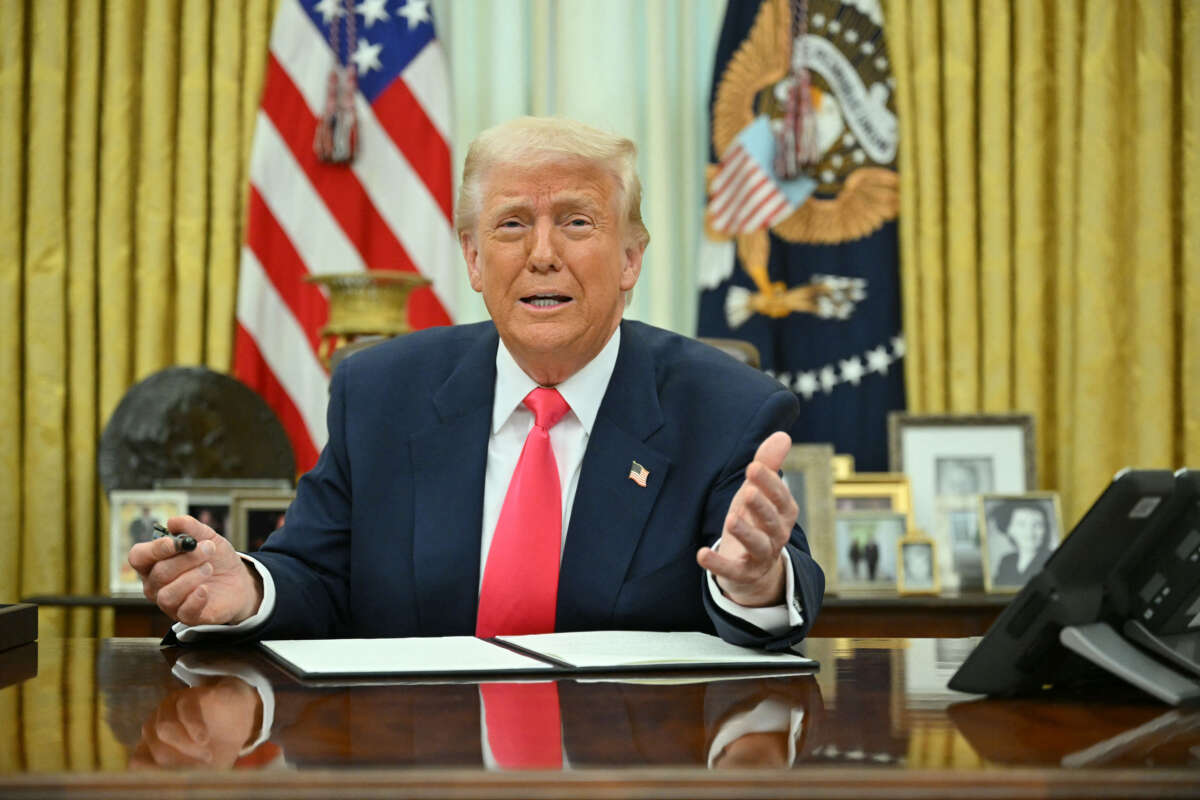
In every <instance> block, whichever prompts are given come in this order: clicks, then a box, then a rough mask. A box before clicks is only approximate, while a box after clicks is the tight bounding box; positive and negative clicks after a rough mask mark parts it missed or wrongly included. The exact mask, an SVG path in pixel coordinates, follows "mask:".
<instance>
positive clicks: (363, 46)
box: [350, 39, 383, 75]
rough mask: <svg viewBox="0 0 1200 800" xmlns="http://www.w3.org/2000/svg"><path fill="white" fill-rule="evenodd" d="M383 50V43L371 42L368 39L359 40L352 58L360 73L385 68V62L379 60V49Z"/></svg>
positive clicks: (363, 73) (364, 73)
mask: <svg viewBox="0 0 1200 800" xmlns="http://www.w3.org/2000/svg"><path fill="white" fill-rule="evenodd" d="M381 50H383V45H381V44H371V43H370V42H368V41H367V40H366V39H359V40H358V48H357V49H356V50H355V51H354V54H353V55H351V56H350V60H351V61H353V62H354V65H355V66H357V67H358V74H359V75H366V74H367V73H368V72H370V71H371V70H373V69H376V70H378V69H383V64H381V63H380V62H379V51H381Z"/></svg>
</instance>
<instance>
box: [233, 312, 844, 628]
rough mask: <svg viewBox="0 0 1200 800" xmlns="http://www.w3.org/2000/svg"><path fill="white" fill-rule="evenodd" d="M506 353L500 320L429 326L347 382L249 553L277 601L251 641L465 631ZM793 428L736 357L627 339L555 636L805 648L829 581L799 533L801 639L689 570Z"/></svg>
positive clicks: (775, 391) (597, 443) (795, 538)
mask: <svg viewBox="0 0 1200 800" xmlns="http://www.w3.org/2000/svg"><path fill="white" fill-rule="evenodd" d="M498 342H499V336H498V334H497V332H496V328H495V326H494V325H493V324H492V323H491V322H485V323H479V324H474V325H460V326H454V327H448V328H435V329H430V330H425V331H420V332H417V333H413V334H410V335H408V336H405V337H403V338H400V339H395V340H392V341H388V342H385V343H383V344H380V345H377V346H375V347H373V348H370V349H368V350H365V351H362V352H360V353H357V354H355V355H353V356H351V357H350V358H347V359H346V360H345V361H344V362H343V363H342V364H341V365H339V367H338V369H337V370H336V371H335V374H334V376H333V381H332V384H331V388H330V401H329V412H328V420H329V441H328V444H327V445H326V447H325V449H324V451H323V452H322V454H321V457H320V460H319V461H318V463H317V466H316V467H314V468H313V470H312V471H310V472H309V473H308V474H306V475H305V476H304V477H303V478H302V479H301V481H300V485H299V487H298V489H297V494H296V499H295V501H294V502H293V504H292V506H291V508H290V509H289V510H288V514H287V523H286V525H285V526H284V527H283V528H282V529H280V530H279V531H277V532H276V533H274V534H273V535H272V536H271V538H270V539H269V540H268V541H267V543H266V545H264V547H263V549H262V550H260V551H259V552H257V553H255V557H256V558H258V559H259V560H260V561H261V562H262V563H263V564H264V565H265V566H266V567H267V568H268V569H269V570H270V572H271V576H272V579H273V580H274V582H275V589H276V602H275V610H274V612H273V613H272V615H271V617H270V619H269V620H268V621H267V623H266V625H265V627H263V628H261V629H259V630H257V631H255V636H256V637H260V638H303V637H346V636H355V637H375V636H445V635H471V634H473V633H474V630H475V613H476V607H477V605H478V594H479V588H478V587H479V576H480V532H481V529H482V527H483V482H484V470H485V466H486V461H487V448H488V439H489V435H490V432H491V423H492V399H493V391H494V386H495V377H496V363H495V359H496V348H497V345H498ZM797 411H798V403H797V401H796V398H795V396H794V395H793V394H792V393H791V392H789V391H788V390H787V389H785V388H783V387H781V386H780V385H779V384H778V383H777V382H776V381H774V380H772V379H771V378H769V377H767V376H766V375H764V374H762V373H760V372H758V371H757V370H753V369H751V368H749V367H746V366H744V365H742V364H739V363H737V362H736V361H735V360H734V359H732V358H730V357H729V356H728V355H726V354H724V353H721V352H719V351H717V350H715V349H713V348H711V347H708V346H707V345H703V344H700V343H698V342H696V341H695V340H692V339H688V338H686V337H682V336H679V335H676V334H672V333H669V332H667V331H663V330H659V329H656V328H653V327H650V326H648V325H644V324H641V323H636V322H623V323H622V324H621V344H620V350H619V353H618V356H617V362H616V366H615V368H614V370H613V374H612V378H611V380H610V381H609V385H608V390H607V392H606V393H605V396H604V399H603V402H602V404H601V406H600V412H599V415H598V416H597V418H596V423H595V426H594V427H593V429H592V432H591V436H590V438H589V440H588V444H587V449H586V451H585V454H584V457H583V464H582V468H581V473H580V477H579V485H578V489H577V490H576V496H575V503H574V507H573V509H572V512H571V519H570V522H569V526H568V529H567V537H566V542H565V548H564V551H563V554H562V565H561V569H560V573H559V589H558V608H557V629H558V630H560V631H572V630H589V629H590V630H598V629H644V630H700V631H707V632H717V633H719V634H720V635H721V636H722V637H724V638H725V639H727V640H728V641H731V642H735V643H738V644H746V645H758V646H765V647H771V648H784V647H787V646H789V645H791V644H792V643H794V642H797V641H799V640H800V639H802V638H803V636H804V634H805V632H806V631H807V629H808V627H809V626H810V625H811V624H812V621H813V619H814V618H815V617H816V616H817V612H818V611H819V609H820V607H821V598H822V595H823V592H824V584H825V581H824V575H823V573H822V572H821V569H820V567H818V566H817V564H816V563H815V562H814V561H813V560H812V557H811V555H810V553H809V549H808V544H807V542H806V541H805V538H804V534H803V532H802V531H801V530H800V528H799V527H796V528H795V529H794V530H793V532H792V537H791V541H790V544H789V545H788V547H787V553H788V556H789V557H790V558H791V561H792V566H793V568H794V570H795V575H796V580H797V583H798V596H799V598H800V599H801V602H802V604H803V612H804V623H805V624H804V625H803V626H799V627H796V628H793V629H791V630H789V631H788V632H787V633H786V634H785V635H783V636H775V637H771V636H767V635H766V634H765V633H764V632H763V631H761V630H760V629H758V628H757V627H755V626H753V625H750V624H748V623H746V622H744V621H742V620H740V619H737V618H734V617H731V616H729V615H727V614H725V613H724V612H722V611H721V610H720V609H718V608H717V607H716V604H715V603H713V602H712V598H711V596H710V595H709V592H708V589H707V586H706V585H705V581H704V571H703V570H702V569H701V568H700V567H699V566H698V565H697V563H696V551H697V549H699V547H700V546H701V545H705V544H712V543H713V542H714V541H715V540H716V539H717V538H718V537H719V536H720V533H721V528H722V524H723V522H724V519H725V514H726V512H727V510H728V508H729V504H730V502H731V500H732V498H733V495H734V493H735V492H736V491H737V489H738V487H739V486H740V485H741V483H742V481H743V476H744V470H745V467H746V465H747V464H749V463H750V461H751V460H753V456H754V452H755V450H756V449H757V447H758V445H759V444H760V443H761V442H762V440H763V439H764V438H765V437H766V436H768V435H769V434H770V433H771V432H772V431H776V430H787V429H788V428H789V427H790V425H791V423H792V420H793V419H794V418H795V416H796V414H797ZM633 461H637V462H638V463H639V464H642V465H643V466H644V467H645V468H646V469H648V470H649V473H650V474H649V480H648V481H647V485H646V487H645V488H642V487H641V486H638V485H637V484H636V483H634V482H633V481H632V480H630V479H629V470H630V466H631V463H632V462H633Z"/></svg>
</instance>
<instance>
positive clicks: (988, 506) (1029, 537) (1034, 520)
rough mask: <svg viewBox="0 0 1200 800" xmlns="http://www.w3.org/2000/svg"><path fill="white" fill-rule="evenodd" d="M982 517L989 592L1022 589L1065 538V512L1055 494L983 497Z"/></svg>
mask: <svg viewBox="0 0 1200 800" xmlns="http://www.w3.org/2000/svg"><path fill="white" fill-rule="evenodd" d="M981 517H982V519H981V524H982V525H983V526H984V527H983V531H984V540H985V541H984V554H985V557H986V559H987V560H986V562H985V564H986V573H985V576H984V577H985V579H986V581H987V590H988V591H990V592H1015V591H1017V590H1019V589H1020V588H1021V587H1022V586H1024V585H1025V584H1026V583H1027V582H1028V581H1029V579H1030V578H1032V577H1033V576H1034V575H1036V574H1037V573H1038V571H1039V570H1041V568H1042V566H1043V565H1044V564H1045V563H1046V560H1047V559H1048V558H1050V554H1051V553H1052V552H1054V549H1055V548H1056V547H1058V543H1059V542H1060V541H1061V540H1062V514H1061V512H1060V511H1059V506H1058V496H1057V495H1055V494H1052V493H1046V492H1036V493H1030V494H1024V495H993V496H989V497H984V498H983V503H982V512H981Z"/></svg>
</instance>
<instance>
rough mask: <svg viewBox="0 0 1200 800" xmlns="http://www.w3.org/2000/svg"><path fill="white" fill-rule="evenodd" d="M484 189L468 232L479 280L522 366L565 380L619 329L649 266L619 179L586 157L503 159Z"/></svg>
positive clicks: (473, 273) (467, 247)
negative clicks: (635, 239)
mask: <svg viewBox="0 0 1200 800" xmlns="http://www.w3.org/2000/svg"><path fill="white" fill-rule="evenodd" d="M482 189H483V192H482V194H483V202H482V208H481V210H480V214H479V220H478V222H477V223H476V225H475V229H474V231H472V232H469V233H465V234H463V236H462V241H461V244H462V248H463V255H464V256H465V257H466V260H467V271H468V273H469V276H470V279H471V288H473V289H474V290H475V291H477V292H481V293H482V294H483V301H484V304H485V305H486V306H487V309H488V313H489V314H491V316H492V320H493V321H494V322H495V323H496V328H497V329H498V330H499V332H500V338H501V339H503V340H504V344H505V346H506V347H507V348H508V350H509V352H510V353H512V355H513V358H514V359H515V360H516V362H517V363H518V364H519V365H520V366H521V368H522V369H523V370H524V371H525V372H526V373H527V374H528V375H529V376H530V377H532V378H533V379H534V380H536V381H537V382H538V383H540V384H543V385H554V384H558V383H561V382H562V381H564V380H566V379H567V378H569V377H570V376H571V375H573V374H574V373H575V372H577V371H579V369H581V368H582V367H583V366H584V365H585V364H587V363H588V361H590V360H591V359H592V358H594V357H595V356H596V354H597V353H599V352H600V350H601V349H602V348H603V347H604V345H605V343H606V342H607V341H608V339H609V337H610V336H612V333H613V331H614V330H616V327H617V325H618V324H619V323H620V321H621V311H622V309H623V307H624V303H625V300H624V294H623V293H624V292H625V291H627V290H629V289H632V288H633V285H634V284H635V283H637V279H638V275H639V274H640V272H641V268H642V248H640V247H637V246H635V245H633V244H631V243H629V242H628V241H627V240H626V234H627V231H626V225H625V222H624V219H623V218H622V215H621V211H620V208H619V207H618V205H619V204H618V200H619V194H620V193H619V191H618V187H617V180H616V178H614V177H613V176H612V175H611V174H610V173H608V172H607V171H605V170H603V169H601V168H599V167H596V166H594V165H591V164H587V163H585V162H582V161H574V160H572V161H560V162H553V163H549V164H542V165H535V166H523V165H519V164H503V165H498V166H495V167H492V168H491V169H490V170H488V172H487V174H485V175H484V176H483V181H482Z"/></svg>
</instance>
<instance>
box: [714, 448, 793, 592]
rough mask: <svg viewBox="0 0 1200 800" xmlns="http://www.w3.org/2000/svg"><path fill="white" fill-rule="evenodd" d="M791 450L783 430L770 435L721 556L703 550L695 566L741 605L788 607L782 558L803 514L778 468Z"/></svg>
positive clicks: (736, 502)
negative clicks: (706, 572)
mask: <svg viewBox="0 0 1200 800" xmlns="http://www.w3.org/2000/svg"><path fill="white" fill-rule="evenodd" d="M791 446H792V439H791V437H790V436H788V435H787V434H786V433H784V432H783V431H776V432H775V433H773V434H771V435H770V436H768V437H767V438H766V439H765V440H764V441H763V443H762V444H761V445H759V448H758V452H756V453H755V454H754V461H752V462H750V465H749V466H747V467H746V480H745V481H744V482H743V483H742V485H741V488H739V489H738V491H737V494H735V495H734V496H733V502H732V503H730V505H729V513H728V514H726V515H725V526H724V528H723V529H722V530H721V545H720V548H721V549H720V552H717V551H715V550H713V549H711V548H708V547H702V548H700V550H699V552H697V553H696V561H698V562H699V563H700V566H702V567H704V568H705V569H706V570H708V571H709V572H711V573H712V574H713V576H714V577H715V578H716V580H717V585H718V586H719V587H721V591H723V592H724V593H725V595H726V596H727V597H728V598H729V599H730V600H732V601H733V602H735V603H737V604H738V605H742V606H747V607H758V606H771V605H778V604H779V603H782V602H783V599H784V598H783V593H784V588H785V583H786V575H785V572H784V566H783V558H785V557H786V556H782V555H781V553H782V551H783V547H784V545H786V544H787V542H788V538H789V537H790V536H791V535H792V526H793V525H795V523H796V515H797V514H798V513H799V512H800V509H799V507H798V506H797V505H796V501H795V499H794V498H793V497H792V493H791V491H789V490H788V487H787V484H785V483H784V482H783V478H781V477H780V476H779V468H780V467H781V466H783V459H784V457H785V456H786V455H787V453H788V450H789V449H790V448H791Z"/></svg>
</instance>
